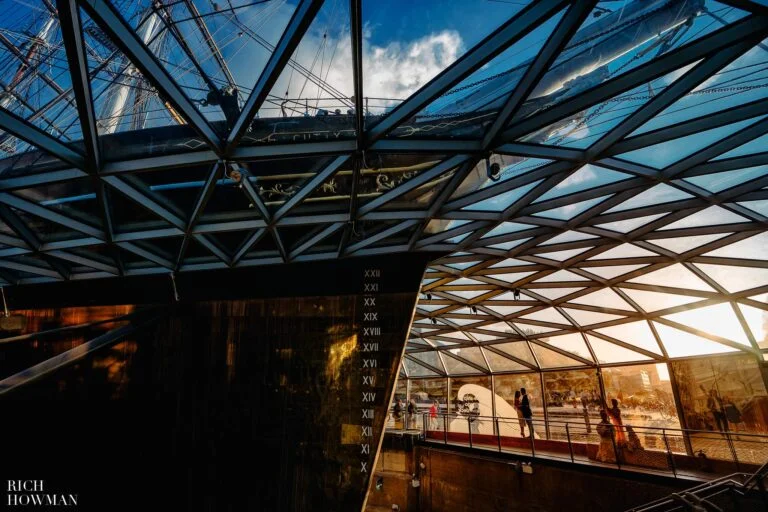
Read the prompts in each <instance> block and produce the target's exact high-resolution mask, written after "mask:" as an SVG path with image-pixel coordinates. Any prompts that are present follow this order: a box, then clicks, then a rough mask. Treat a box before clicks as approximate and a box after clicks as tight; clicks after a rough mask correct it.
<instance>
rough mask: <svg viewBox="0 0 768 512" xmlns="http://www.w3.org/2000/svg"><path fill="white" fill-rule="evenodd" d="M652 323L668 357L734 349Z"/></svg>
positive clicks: (719, 352) (658, 323)
mask: <svg viewBox="0 0 768 512" xmlns="http://www.w3.org/2000/svg"><path fill="white" fill-rule="evenodd" d="M653 325H654V326H655V327H656V332H658V333H659V338H661V342H662V343H663V344H664V348H665V349H666V350H667V354H669V357H689V356H702V355H706V354H722V353H724V352H735V351H736V349H735V348H732V347H729V346H727V345H721V344H720V343H717V342H714V341H711V340H708V339H707V338H702V337H701V336H696V335H695V334H691V333H688V332H685V331H681V330H680V329H675V328H674V327H669V326H667V325H664V324H662V323H660V322H653Z"/></svg>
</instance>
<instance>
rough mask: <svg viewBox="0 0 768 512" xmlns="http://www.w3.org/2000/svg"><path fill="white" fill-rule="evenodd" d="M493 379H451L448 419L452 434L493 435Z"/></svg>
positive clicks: (483, 377)
mask: <svg viewBox="0 0 768 512" xmlns="http://www.w3.org/2000/svg"><path fill="white" fill-rule="evenodd" d="M491 395H492V393H491V377H490V375H483V376H478V377H456V378H451V383H450V388H449V392H448V396H449V402H448V411H449V413H450V417H449V418H448V419H447V422H448V430H449V431H451V432H460V433H465V434H466V433H469V432H470V429H471V431H472V433H473V434H489V435H492V434H493V420H492V418H493V405H492V400H491Z"/></svg>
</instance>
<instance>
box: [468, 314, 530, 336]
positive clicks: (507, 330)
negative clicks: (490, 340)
mask: <svg viewBox="0 0 768 512" xmlns="http://www.w3.org/2000/svg"><path fill="white" fill-rule="evenodd" d="M520 309H522V308H520ZM478 329H482V330H484V331H493V332H496V333H498V334H499V335H503V336H509V335H516V334H517V333H516V332H515V331H514V329H512V327H510V326H509V324H507V323H506V322H496V323H495V324H490V325H483V326H482V327H478Z"/></svg>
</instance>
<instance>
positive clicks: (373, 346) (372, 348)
mask: <svg viewBox="0 0 768 512" xmlns="http://www.w3.org/2000/svg"><path fill="white" fill-rule="evenodd" d="M378 350H379V344H378V343H363V352H377V351H378Z"/></svg>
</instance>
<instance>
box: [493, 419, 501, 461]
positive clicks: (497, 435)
mask: <svg viewBox="0 0 768 512" xmlns="http://www.w3.org/2000/svg"><path fill="white" fill-rule="evenodd" d="M493 420H494V421H495V422H496V443H497V444H498V445H499V453H501V428H499V418H494V419H493Z"/></svg>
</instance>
